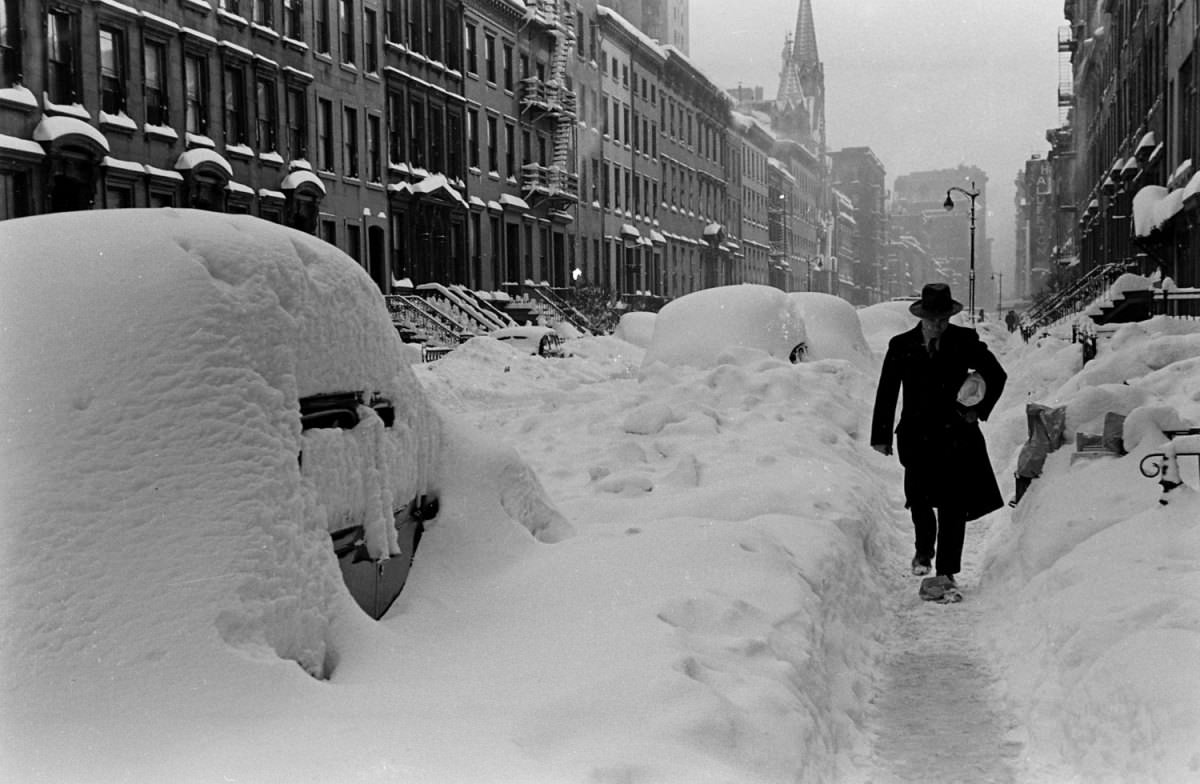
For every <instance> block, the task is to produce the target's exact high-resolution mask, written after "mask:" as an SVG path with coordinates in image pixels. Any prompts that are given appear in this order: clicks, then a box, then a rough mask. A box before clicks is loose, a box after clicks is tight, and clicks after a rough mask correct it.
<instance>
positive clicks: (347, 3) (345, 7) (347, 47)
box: [338, 0, 355, 65]
mask: <svg viewBox="0 0 1200 784" xmlns="http://www.w3.org/2000/svg"><path fill="white" fill-rule="evenodd" d="M338 26H339V30H340V31H341V46H342V52H341V54H342V62H343V63H349V64H351V65H353V64H354V61H355V58H354V0H338Z"/></svg>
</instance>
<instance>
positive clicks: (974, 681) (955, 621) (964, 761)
mask: <svg viewBox="0 0 1200 784" xmlns="http://www.w3.org/2000/svg"><path fill="white" fill-rule="evenodd" d="M995 514H1003V512H996V513H995ZM988 524H989V520H988V518H984V519H983V520H979V521H975V522H972V523H968V525H967V540H966V546H965V547H964V551H963V572H962V574H961V575H960V576H959V582H960V584H961V585H962V586H963V593H964V595H965V599H964V601H963V602H962V603H960V604H951V605H942V604H934V603H930V602H924V601H922V600H921V599H920V598H918V596H917V586H918V585H919V584H920V578H917V577H912V576H910V575H908V574H907V573H906V572H907V566H906V564H905V568H904V569H903V570H901V568H900V564H897V568H896V571H895V574H894V575H893V576H892V577H891V582H892V583H893V585H894V588H895V593H894V594H893V596H894V597H895V599H894V602H893V606H892V607H891V608H890V609H891V611H892V617H893V618H894V622H893V628H892V630H891V633H890V635H889V636H888V638H887V642H886V645H887V647H888V650H889V656H888V659H887V661H886V663H885V665H884V667H883V669H882V671H881V676H882V677H881V682H880V691H879V693H878V694H877V696H876V698H875V700H874V705H873V708H874V710H873V711H872V721H871V724H870V726H869V727H868V731H869V733H870V734H871V735H872V736H873V737H874V759H873V760H872V765H873V770H871V771H870V773H869V774H868V777H867V778H866V779H865V781H866V782H869V783H870V784H899V783H901V782H923V781H960V782H970V783H971V784H976V783H978V782H987V783H988V784H1002V783H1007V782H1015V781H1017V780H1018V779H1017V777H1016V771H1015V767H1016V766H1015V762H1016V759H1017V757H1018V755H1019V754H1020V751H1021V748H1020V744H1019V743H1017V742H1014V741H1012V740H1010V730H1011V729H1012V728H1013V727H1014V725H1015V721H1014V720H1013V719H1012V717H1010V716H1007V715H1005V713H1004V711H1003V710H1002V709H1001V707H1000V706H999V704H998V702H999V701H998V700H997V699H996V697H995V696H994V694H993V691H992V683H993V681H994V676H993V674H992V672H991V671H990V668H989V666H988V662H987V660H986V657H985V655H984V652H983V650H982V649H981V648H980V646H979V643H978V642H977V630H978V629H979V628H980V624H982V623H985V622H986V618H985V616H984V615H983V609H982V608H983V604H984V603H983V602H982V601H980V597H979V595H978V588H977V585H978V579H979V571H980V566H979V562H980V553H981V551H982V549H983V542H984V540H985V539H986V534H987V528H988Z"/></svg>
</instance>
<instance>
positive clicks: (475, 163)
mask: <svg viewBox="0 0 1200 784" xmlns="http://www.w3.org/2000/svg"><path fill="white" fill-rule="evenodd" d="M467 165H468V166H470V167H471V168H472V169H478V168H479V112H478V110H476V109H468V110H467Z"/></svg>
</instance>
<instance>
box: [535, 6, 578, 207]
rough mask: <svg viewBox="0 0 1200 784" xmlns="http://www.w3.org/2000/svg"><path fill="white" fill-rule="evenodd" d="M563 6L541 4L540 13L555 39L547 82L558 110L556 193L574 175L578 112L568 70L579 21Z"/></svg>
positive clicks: (553, 168)
mask: <svg viewBox="0 0 1200 784" xmlns="http://www.w3.org/2000/svg"><path fill="white" fill-rule="evenodd" d="M562 3H563V0H538V9H539V12H540V13H541V15H542V18H543V19H545V21H546V24H547V26H548V27H549V29H550V35H551V37H552V38H553V39H554V52H553V53H552V54H551V60H550V75H549V78H548V79H547V87H548V89H547V96H548V98H549V101H550V103H551V104H552V105H553V106H554V107H555V109H556V112H555V121H554V152H553V155H552V157H551V161H550V181H549V183H547V184H548V185H549V186H550V189H551V190H552V191H556V190H560V189H561V188H562V187H563V186H564V185H565V184H566V173H567V172H568V171H570V164H571V134H572V131H573V128H574V125H575V117H574V114H575V112H574V111H573V110H572V106H573V104H574V101H573V98H574V96H573V95H570V94H569V93H568V90H567V68H568V65H569V61H570V54H571V47H573V46H574V45H575V20H574V19H573V18H572V17H571V15H570V14H568V13H563V9H562Z"/></svg>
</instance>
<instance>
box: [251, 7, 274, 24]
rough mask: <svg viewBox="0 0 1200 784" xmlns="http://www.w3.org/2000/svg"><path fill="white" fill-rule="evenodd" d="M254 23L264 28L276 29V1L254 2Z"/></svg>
mask: <svg viewBox="0 0 1200 784" xmlns="http://www.w3.org/2000/svg"><path fill="white" fill-rule="evenodd" d="M254 21H255V22H256V23H258V24H260V25H262V26H263V27H274V26H275V0H254Z"/></svg>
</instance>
